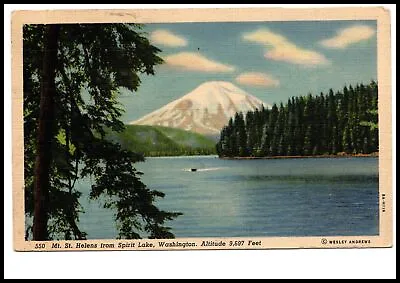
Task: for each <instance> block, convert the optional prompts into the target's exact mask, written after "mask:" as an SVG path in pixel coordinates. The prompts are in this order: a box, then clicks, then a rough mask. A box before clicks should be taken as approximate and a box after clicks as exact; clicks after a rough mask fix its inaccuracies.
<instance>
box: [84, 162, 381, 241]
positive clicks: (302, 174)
mask: <svg viewBox="0 0 400 283" xmlns="http://www.w3.org/2000/svg"><path fill="white" fill-rule="evenodd" d="M136 167H137V169H139V170H141V171H142V172H143V173H144V175H143V176H142V180H143V182H144V183H145V184H146V185H148V186H149V187H150V188H151V189H156V190H159V191H162V192H164V193H165V194H166V196H165V198H164V199H159V200H158V201H157V202H156V204H157V205H158V206H159V207H160V208H162V209H164V210H168V211H178V212H182V213H183V215H182V216H179V217H178V218H176V219H175V220H174V221H170V222H168V223H167V224H168V226H169V227H171V228H172V232H173V233H174V234H175V236H176V237H177V238H180V237H239V236H264V237H267V236H321V235H326V236H333V235H337V236H339V235H378V233H379V230H378V226H379V218H378V158H360V157H358V158H336V159H331V158H304V159H303V158H302V159H263V160H261V159H259V160H222V159H219V158H216V157H215V156H203V157H165V158H163V157H161V158H147V159H146V162H144V163H138V164H136ZM190 168H198V171H197V172H191V171H190ZM89 187H90V182H88V181H85V182H83V181H82V182H81V183H80V184H79V188H78V189H80V190H82V191H83V193H84V194H83V196H82V200H81V201H82V204H83V205H84V207H85V211H86V213H84V214H82V215H81V221H80V227H81V228H82V230H83V231H85V232H87V233H88V239H99V238H106V239H110V238H115V237H116V235H117V230H116V227H115V223H114V221H113V214H112V212H111V211H109V210H107V209H104V208H102V207H101V206H100V205H99V204H98V202H95V201H89V200H88V199H87V195H88V192H89Z"/></svg>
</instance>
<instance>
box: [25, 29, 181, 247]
mask: <svg viewBox="0 0 400 283" xmlns="http://www.w3.org/2000/svg"><path fill="white" fill-rule="evenodd" d="M140 28H141V27H140V26H139V25H135V24H62V25H59V24H55V25H25V26H24V28H23V63H24V154H25V156H24V157H25V158H24V168H25V169H24V170H25V175H24V176H25V212H26V214H27V215H28V216H30V217H32V216H33V229H32V230H33V239H34V240H48V239H54V238H64V239H72V238H75V239H85V238H86V234H85V232H84V231H81V230H80V229H79V226H78V221H79V212H80V211H81V210H82V207H81V206H80V204H79V197H80V196H81V192H79V191H78V190H77V189H76V186H75V183H76V181H77V179H80V178H86V177H88V176H91V177H92V180H93V185H92V187H91V191H90V198H92V199H98V200H100V197H101V199H102V200H104V206H105V207H106V208H111V209H114V211H115V219H116V221H117V223H118V227H119V237H121V238H140V237H142V235H141V234H140V233H143V234H144V235H145V236H147V237H150V238H171V237H173V234H172V233H171V232H170V231H169V228H168V227H165V226H164V224H165V221H167V220H172V219H173V218H175V217H177V216H178V215H179V214H180V213H172V212H166V211H162V210H159V209H158V208H157V207H156V206H155V205H154V200H155V199H156V198H157V197H163V196H164V194H163V193H162V192H158V191H154V190H150V189H149V188H147V187H146V186H145V185H144V184H143V183H142V182H141V181H140V178H139V177H140V174H141V173H140V172H138V171H136V169H135V168H134V167H133V164H134V163H135V162H139V161H144V159H143V156H141V155H139V154H136V153H134V152H132V151H129V150H126V149H122V148H121V146H120V145H119V144H118V143H113V142H111V141H109V140H107V139H106V138H105V133H106V131H107V132H110V131H116V132H121V131H123V130H124V124H123V123H122V122H121V121H120V119H119V118H120V116H121V114H122V111H123V109H121V107H120V105H119V104H118V93H119V89H120V88H121V87H123V88H127V89H129V90H131V91H136V90H137V88H138V86H139V85H140V78H139V74H147V75H153V74H154V66H155V65H157V64H160V63H162V60H161V58H160V57H158V56H157V54H158V53H159V52H160V51H161V50H159V49H158V48H157V47H155V46H152V45H151V44H150V43H149V41H148V40H147V38H146V37H145V36H144V35H143V33H142V32H140ZM30 230H31V229H30V227H28V229H27V238H30V237H31V236H30V233H29V232H30Z"/></svg>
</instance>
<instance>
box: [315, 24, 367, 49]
mask: <svg viewBox="0 0 400 283" xmlns="http://www.w3.org/2000/svg"><path fill="white" fill-rule="evenodd" d="M374 34H375V29H373V28H371V27H369V26H364V25H356V26H352V27H348V28H345V29H342V30H339V31H338V32H337V33H336V36H334V37H332V38H328V39H325V40H322V41H321V42H320V44H321V45H322V46H325V47H328V48H336V49H345V48H346V47H348V46H349V45H352V44H355V43H357V42H360V41H363V40H367V39H369V38H371V37H372V36H373V35H374Z"/></svg>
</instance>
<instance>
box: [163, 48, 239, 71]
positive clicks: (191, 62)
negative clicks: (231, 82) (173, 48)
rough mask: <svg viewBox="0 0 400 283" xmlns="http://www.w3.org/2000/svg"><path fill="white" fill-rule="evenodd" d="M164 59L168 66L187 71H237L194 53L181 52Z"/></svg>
mask: <svg viewBox="0 0 400 283" xmlns="http://www.w3.org/2000/svg"><path fill="white" fill-rule="evenodd" d="M163 59H164V61H165V63H166V65H167V66H170V67H174V68H177V69H182V70H187V71H198V72H205V73H229V72H233V71H234V70H235V67H233V66H230V65H225V64H222V63H219V62H217V61H213V60H211V59H208V58H206V57H205V56H203V55H201V54H198V53H194V52H180V53H176V54H172V55H168V56H165V57H164V58H163Z"/></svg>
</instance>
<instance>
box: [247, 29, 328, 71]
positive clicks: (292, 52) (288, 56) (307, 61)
mask: <svg viewBox="0 0 400 283" xmlns="http://www.w3.org/2000/svg"><path fill="white" fill-rule="evenodd" d="M243 39H244V40H246V41H249V42H255V43H259V44H261V45H264V46H265V47H266V49H267V50H266V52H265V54H264V57H265V58H268V59H271V60H276V61H284V62H287V63H293V64H298V65H305V66H315V65H329V64H330V62H329V60H328V59H327V58H326V57H325V56H324V55H323V54H321V53H318V52H316V51H313V50H308V49H304V48H301V47H299V46H297V45H296V44H294V43H293V42H291V41H289V40H288V39H287V38H286V37H284V36H282V35H280V34H276V33H273V32H272V31H270V30H269V29H266V28H263V29H258V30H256V31H254V32H250V33H245V34H244V35H243Z"/></svg>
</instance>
